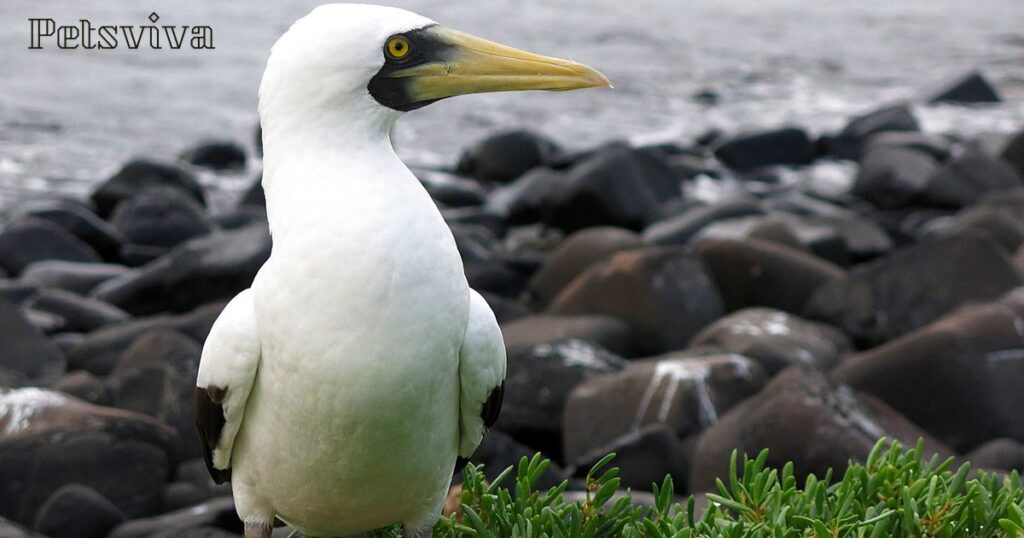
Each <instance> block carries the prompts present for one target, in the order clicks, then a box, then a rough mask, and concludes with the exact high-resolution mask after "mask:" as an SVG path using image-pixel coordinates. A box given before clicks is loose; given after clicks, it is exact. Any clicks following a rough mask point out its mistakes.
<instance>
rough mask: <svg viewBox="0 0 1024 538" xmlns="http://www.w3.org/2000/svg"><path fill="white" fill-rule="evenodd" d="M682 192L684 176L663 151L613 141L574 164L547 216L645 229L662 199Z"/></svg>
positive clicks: (565, 222) (578, 224)
mask: <svg viewBox="0 0 1024 538" xmlns="http://www.w3.org/2000/svg"><path fill="white" fill-rule="evenodd" d="M680 195H681V182H680V180H679V178H677V177H676V176H675V174H674V173H673V172H672V169H671V168H670V167H669V166H668V164H667V163H666V162H665V161H664V159H663V158H662V157H661V156H660V155H659V154H658V153H657V152H654V151H645V150H641V149H633V148H629V147H626V146H619V145H613V146H610V147H608V148H605V149H604V150H602V151H600V152H598V153H597V154H596V155H594V156H592V157H589V158H586V159H584V160H582V161H580V162H578V163H576V164H575V165H574V166H573V167H572V168H571V169H569V170H568V171H567V172H566V175H565V179H564V182H562V184H560V185H559V188H558V190H557V191H554V192H552V193H550V196H549V197H548V198H547V200H546V203H545V204H544V207H543V210H542V216H543V221H544V222H545V223H547V224H550V225H552V226H554V227H556V228H561V229H563V230H566V231H575V230H578V229H580V228H586V227H589V226H602V225H609V226H620V227H622V228H629V229H631V230H640V229H642V228H643V227H644V226H645V225H646V224H647V223H648V221H650V219H651V217H652V216H653V215H654V214H656V212H657V210H658V207H659V205H660V204H661V203H662V202H664V201H665V200H668V199H671V198H678V197H679V196H680Z"/></svg>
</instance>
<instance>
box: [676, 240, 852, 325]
mask: <svg viewBox="0 0 1024 538" xmlns="http://www.w3.org/2000/svg"><path fill="white" fill-rule="evenodd" d="M696 251H697V254H698V256H700V259H701V260H702V261H703V262H704V266H705V267H707V269H708V272H709V273H711V277H712V278H713V279H714V281H715V283H716V284H717V286H718V289H719V292H720V293H721V295H722V300H723V302H724V303H725V308H726V310H727V311H730V312H731V311H734V310H739V309H741V308H746V307H751V306H766V307H769V308H777V309H779V310H784V311H786V312H791V313H799V312H800V311H801V309H802V308H803V305H804V303H805V302H806V301H807V300H808V299H809V298H810V297H811V296H812V295H813V294H814V293H815V291H816V290H817V289H818V287H819V286H822V285H823V284H825V283H827V282H831V281H833V280H836V279H839V278H841V277H843V276H844V275H845V274H846V273H845V271H843V270H842V268H840V267H838V266H836V265H834V264H832V263H829V262H827V261H825V260H823V259H821V258H818V257H816V256H812V255H811V254H807V253H805V252H802V251H800V250H797V249H793V248H789V247H786V246H783V245H779V244H776V243H769V242H765V241H758V240H756V239H743V240H728V239H715V240H708V241H703V242H701V243H700V244H698V245H697V246H696Z"/></svg>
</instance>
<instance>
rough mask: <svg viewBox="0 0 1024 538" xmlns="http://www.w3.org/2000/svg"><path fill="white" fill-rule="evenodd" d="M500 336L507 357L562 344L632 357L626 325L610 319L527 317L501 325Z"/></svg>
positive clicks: (595, 317) (627, 326)
mask: <svg viewBox="0 0 1024 538" xmlns="http://www.w3.org/2000/svg"><path fill="white" fill-rule="evenodd" d="M501 335H502V337H503V338H504V340H505V349H506V350H507V351H508V356H509V357H513V356H517V355H520V354H523V353H527V352H529V350H531V349H533V348H534V347H536V346H538V345H541V344H553V343H556V342H561V341H565V340H582V341H584V342H590V343H592V344H597V345H599V346H601V347H603V348H605V349H607V350H609V351H611V352H612V353H615V354H617V355H620V356H627V355H631V354H632V353H633V347H632V343H631V341H632V339H631V337H630V329H629V325H627V324H626V322H624V321H622V320H620V319H617V318H614V317H610V316H552V315H546V314H538V315H530V316H526V317H522V318H519V319H517V320H515V321H512V322H510V323H504V324H502V325H501Z"/></svg>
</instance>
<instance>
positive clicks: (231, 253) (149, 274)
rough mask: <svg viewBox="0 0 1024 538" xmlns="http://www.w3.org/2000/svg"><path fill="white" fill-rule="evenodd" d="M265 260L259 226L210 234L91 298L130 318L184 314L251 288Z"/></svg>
mask: <svg viewBox="0 0 1024 538" xmlns="http://www.w3.org/2000/svg"><path fill="white" fill-rule="evenodd" d="M269 256H270V234H269V233H267V229H266V228H265V227H263V226H252V227H249V228H244V229H241V230H237V231H234V230H233V231H229V232H222V233H217V234H212V235H210V236H207V237H200V238H196V239H193V240H191V241H188V242H186V243H183V244H182V245H180V246H179V247H177V248H175V249H174V250H173V251H172V252H170V253H168V254H167V255H166V256H163V257H161V258H159V259H157V260H154V261H153V262H151V263H149V264H147V265H146V266H144V267H142V268H141V269H140V270H139V272H138V273H137V274H133V275H129V276H127V277H124V278H118V279H114V280H110V281H107V282H104V283H103V284H102V285H100V286H99V287H97V288H96V289H95V290H93V295H94V296H95V297H96V298H98V299H100V300H102V301H106V302H108V303H110V304H113V305H114V306H118V307H121V308H122V309H124V310H126V311H127V312H129V313H131V314H134V315H145V314H152V313H155V312H161V311H167V310H169V311H175V312H182V311H186V310H190V309H192V308H195V307H196V306H198V305H201V304H204V303H208V302H211V301H216V300H221V299H229V298H231V297H233V296H234V295H236V294H237V293H238V292H240V291H242V290H244V289H245V288H247V287H249V285H250V284H251V283H252V280H253V278H255V276H256V272H257V271H259V269H260V267H261V266H262V265H263V263H264V262H265V261H266V260H267V258H268V257H269Z"/></svg>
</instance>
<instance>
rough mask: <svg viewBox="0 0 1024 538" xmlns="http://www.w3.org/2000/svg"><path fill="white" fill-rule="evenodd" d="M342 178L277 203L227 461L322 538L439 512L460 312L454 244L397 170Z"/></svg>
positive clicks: (454, 409)
mask: <svg viewBox="0 0 1024 538" xmlns="http://www.w3.org/2000/svg"><path fill="white" fill-rule="evenodd" d="M396 162H397V159H396ZM398 164H399V165H400V164H401V163H398ZM357 166H358V165H357ZM320 172H323V170H322V169H320ZM348 172H349V173H348V174H339V177H338V183H336V184H333V183H331V182H325V183H323V184H322V186H321V188H319V189H316V190H315V191H311V190H310V189H294V190H291V191H284V192H282V191H283V189H281V190H278V191H277V192H275V193H274V194H273V195H274V196H275V197H276V199H274V200H273V201H274V202H276V204H275V205H274V206H272V207H271V210H272V211H274V213H275V214H274V219H273V220H272V225H273V226H274V227H273V228H272V229H273V232H274V249H273V254H272V256H271V258H270V260H269V261H268V262H267V264H266V265H265V266H264V267H263V269H262V270H261V271H260V273H259V276H258V277H257V279H256V282H255V283H254V285H253V290H254V293H255V304H256V315H257V320H258V325H259V332H260V338H261V346H262V359H261V362H260V367H259V373H258V376H257V380H256V384H255V386H254V389H253V393H252V397H251V399H250V402H249V406H248V408H247V411H246V419H245V423H244V426H243V431H242V432H240V444H239V445H238V446H237V447H236V453H235V457H234V460H235V471H234V473H235V474H234V477H233V480H234V481H235V482H236V483H237V482H238V481H239V480H242V481H249V482H250V483H252V484H254V485H256V486H257V487H258V485H259V484H264V483H265V484H273V488H272V490H271V491H265V492H262V494H264V495H268V496H272V497H273V499H272V502H273V503H274V507H275V509H276V510H277V512H278V513H279V514H280V516H281V517H282V519H285V520H286V521H289V522H291V523H293V524H295V525H296V526H298V527H300V528H303V529H305V530H307V531H311V532H314V533H320V534H327V533H328V532H330V533H332V534H345V533H346V532H353V531H358V530H362V529H364V528H366V527H365V526H366V525H371V526H379V525H383V524H389V523H394V522H409V520H410V519H414V518H417V517H424V516H423V514H424V513H426V514H427V517H429V512H430V511H432V510H434V509H435V508H436V506H434V505H435V504H436V502H437V500H438V496H439V495H440V498H441V499H443V495H444V490H446V488H447V484H448V480H449V478H450V475H451V471H452V466H453V464H454V459H455V452H456V447H457V443H458V418H457V417H458V350H459V346H460V345H461V343H462V339H463V334H464V331H465V326H466V319H467V316H468V304H469V298H468V293H469V292H468V286H467V284H466V280H465V276H464V272H463V268H462V263H461V260H460V258H459V255H458V252H457V250H456V248H455V244H454V240H453V239H452V236H451V232H450V231H449V229H448V227H447V225H446V224H445V223H444V221H443V220H442V219H441V217H440V214H439V213H438V211H437V209H436V208H435V207H434V205H433V202H432V201H431V200H430V198H429V196H427V194H426V192H425V191H424V190H423V188H422V187H421V186H420V185H419V184H418V182H416V180H415V178H413V177H412V176H411V174H410V173H409V172H408V170H406V169H405V168H404V166H402V167H401V168H400V169H398V168H394V169H392V168H391V165H390V164H388V163H378V164H377V165H376V167H375V169H374V170H361V169H358V168H356V169H349V170H348ZM315 173H317V169H316V167H315V166H313V167H307V168H300V169H291V170H288V171H284V170H279V171H278V177H276V178H275V179H274V181H275V182H283V181H287V180H288V178H289V177H293V178H297V177H300V176H301V177H302V178H308V177H309V174H315ZM295 174H299V175H300V176H296V175H295ZM396 174H404V176H401V177H399V178H397V179H396V177H395V175H396ZM353 176H355V177H357V178H358V179H356V180H352V181H348V182H346V177H348V178H349V179H351V178H352V177H353ZM374 178H379V182H376V183H375V182H374V181H375V179H374ZM303 180H308V179H296V181H303ZM280 187H281V185H280V184H278V185H276V186H275V189H278V188H280ZM268 196H270V193H269V192H268ZM339 521H343V522H345V523H344V524H345V526H346V528H326V527H327V526H329V525H336V524H337V522H339Z"/></svg>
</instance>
